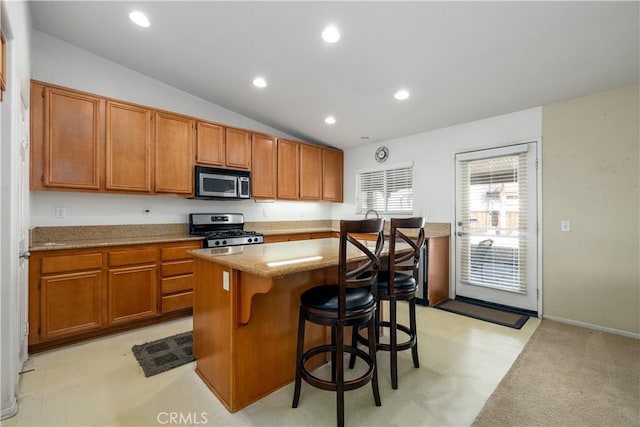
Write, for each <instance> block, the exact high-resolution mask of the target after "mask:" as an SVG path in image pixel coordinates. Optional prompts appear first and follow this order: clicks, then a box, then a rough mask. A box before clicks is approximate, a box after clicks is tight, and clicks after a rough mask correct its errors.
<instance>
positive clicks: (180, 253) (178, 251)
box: [162, 243, 201, 261]
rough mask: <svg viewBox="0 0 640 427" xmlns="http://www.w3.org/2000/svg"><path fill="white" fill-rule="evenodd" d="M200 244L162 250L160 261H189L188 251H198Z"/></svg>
mask: <svg viewBox="0 0 640 427" xmlns="http://www.w3.org/2000/svg"><path fill="white" fill-rule="evenodd" d="M200 247H201V245H200V243H197V244H195V243H194V244H192V245H185V246H175V247H171V248H162V261H173V260H177V259H191V254H189V251H192V250H194V249H200Z"/></svg>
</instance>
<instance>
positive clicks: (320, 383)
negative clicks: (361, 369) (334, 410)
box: [300, 344, 375, 391]
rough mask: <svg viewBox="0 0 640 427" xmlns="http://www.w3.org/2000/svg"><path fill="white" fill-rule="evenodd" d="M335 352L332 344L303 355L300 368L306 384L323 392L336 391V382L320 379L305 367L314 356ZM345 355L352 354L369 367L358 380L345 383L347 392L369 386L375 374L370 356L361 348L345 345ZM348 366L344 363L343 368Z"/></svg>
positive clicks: (308, 351)
mask: <svg viewBox="0 0 640 427" xmlns="http://www.w3.org/2000/svg"><path fill="white" fill-rule="evenodd" d="M335 351H336V346H335V345H330V344H325V345H321V346H318V347H314V348H312V349H309V350H307V351H306V352H305V353H304V354H303V355H302V361H301V364H302V365H301V366H300V376H301V377H302V379H304V380H305V382H307V383H309V384H310V385H312V386H314V387H317V388H320V389H322V390H329V391H336V390H337V384H336V382H335V381H329V380H324V379H322V378H318V377H317V376H315V375H313V374H312V373H311V372H310V371H309V370H307V368H306V367H305V363H306V362H307V361H308V360H309V359H310V358H312V357H313V356H317V355H319V354H323V353H334V352H335ZM344 353H350V354H353V355H355V356H356V357H359V358H360V359H362V360H364V361H365V362H366V363H367V366H368V368H367V371H366V372H365V373H364V374H362V375H360V376H359V377H357V378H353V379H350V380H345V381H344V387H343V389H344V390H345V391H348V390H355V389H357V388H360V387H362V386H363V385H365V384H367V383H368V382H369V381H370V380H371V378H372V377H373V374H374V370H375V366H374V364H373V363H372V362H371V360H370V359H369V355H368V354H367V353H365V352H364V351H362V350H360V349H359V348H354V347H352V346H350V345H346V344H345V346H344ZM346 366H347V363H344V365H343V367H346Z"/></svg>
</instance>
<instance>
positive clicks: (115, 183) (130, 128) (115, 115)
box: [106, 102, 153, 193]
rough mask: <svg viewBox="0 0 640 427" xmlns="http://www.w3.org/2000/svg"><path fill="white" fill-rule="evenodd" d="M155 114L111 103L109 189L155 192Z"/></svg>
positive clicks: (109, 110) (108, 155)
mask: <svg viewBox="0 0 640 427" xmlns="http://www.w3.org/2000/svg"><path fill="white" fill-rule="evenodd" d="M152 118H153V113H152V111H151V110H147V109H145V108H140V107H137V106H134V105H127V104H121V103H117V102H107V137H106V188H107V189H108V190H122V191H141V192H146V193H150V192H151V164H152V163H151V155H152V153H151V148H152V147H151V141H152V135H153V126H152Z"/></svg>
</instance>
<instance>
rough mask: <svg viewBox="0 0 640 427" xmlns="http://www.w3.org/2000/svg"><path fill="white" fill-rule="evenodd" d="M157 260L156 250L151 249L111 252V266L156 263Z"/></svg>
mask: <svg viewBox="0 0 640 427" xmlns="http://www.w3.org/2000/svg"><path fill="white" fill-rule="evenodd" d="M157 258H158V256H157V252H156V250H155V249H151V248H150V249H136V250H129V251H116V252H109V265H110V266H117V265H133V264H146V263H152V262H153V263H155V262H156V260H157Z"/></svg>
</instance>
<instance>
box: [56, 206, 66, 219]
mask: <svg viewBox="0 0 640 427" xmlns="http://www.w3.org/2000/svg"><path fill="white" fill-rule="evenodd" d="M66 215H67V208H56V218H64V217H65V216H66Z"/></svg>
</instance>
